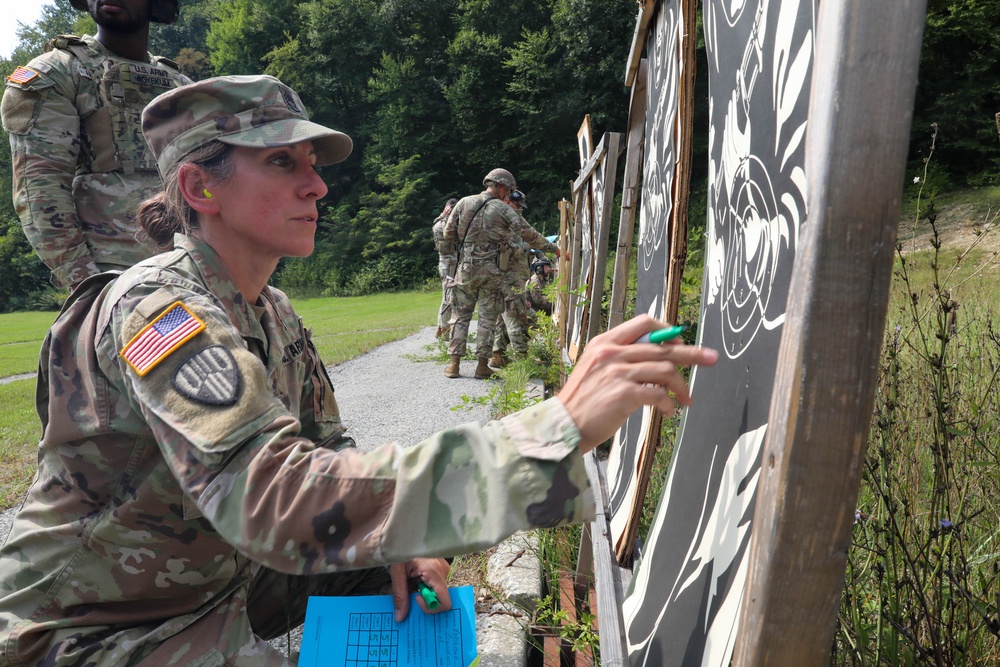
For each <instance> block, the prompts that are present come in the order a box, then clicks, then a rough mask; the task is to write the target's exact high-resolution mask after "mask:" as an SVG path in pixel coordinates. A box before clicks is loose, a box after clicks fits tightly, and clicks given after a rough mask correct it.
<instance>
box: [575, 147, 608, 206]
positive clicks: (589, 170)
mask: <svg viewBox="0 0 1000 667" xmlns="http://www.w3.org/2000/svg"><path fill="white" fill-rule="evenodd" d="M606 137H607V134H605V135H604V136H603V137H601V141H600V143H598V144H597V148H595V149H594V152H593V153H592V154H591V156H590V157H589V158H588V159H587V162H586V163H585V164H584V165H583V166H582V167H581V168H580V175H579V176H577V177H576V180H575V181H573V194H574V195H575V194H576V193H577V192H578V191H579V190H580V188H582V187H583V186H584V185H586V184H587V183H589V182H590V177H591V176H593V175H594V170H595V169H597V165H598V164H600V163H601V160H603V159H604V153H605V152H607V150H608V146H607V142H605V138H606Z"/></svg>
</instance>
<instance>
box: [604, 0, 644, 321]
mask: <svg viewBox="0 0 1000 667" xmlns="http://www.w3.org/2000/svg"><path fill="white" fill-rule="evenodd" d="M640 11H641V10H640ZM648 69H649V67H648V63H647V62H646V59H645V58H643V59H642V61H641V62H640V63H639V70H638V72H637V75H636V77H635V83H634V85H633V86H632V101H631V102H630V103H629V111H628V131H627V134H626V139H625V144H626V151H625V175H624V176H623V177H622V208H621V215H620V217H619V220H620V222H619V223H618V245H617V246H616V248H615V269H614V271H615V273H614V277H613V278H612V280H611V302H610V307H609V309H608V328H609V329H610V328H612V327H616V326H618V325H619V324H621V323H622V321H624V319H625V299H626V297H627V295H628V272H629V268H630V265H631V261H632V240H633V239H634V237H635V207H636V204H637V203H638V201H639V197H638V187H639V171H640V170H641V169H642V155H643V148H644V147H645V144H646V72H647V70H648Z"/></svg>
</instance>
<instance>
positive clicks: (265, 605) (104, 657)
mask: <svg viewBox="0 0 1000 667" xmlns="http://www.w3.org/2000/svg"><path fill="white" fill-rule="evenodd" d="M253 567H255V568H258V571H257V573H256V575H255V576H253V577H252V578H250V579H245V580H243V581H242V582H240V581H239V580H238V579H237V580H234V585H233V589H232V592H231V593H230V594H229V595H228V596H227V597H226V598H225V599H224V600H222V601H221V602H218V603H214V602H215V601H214V600H212V601H209V602H208V604H206V605H205V606H203V607H201V608H200V609H198V610H197V611H195V612H194V613H192V614H188V615H184V616H180V617H177V618H176V619H175V620H174V621H171V620H167V621H164V622H162V623H159V624H156V625H136V626H134V627H132V628H127V629H123V630H122V631H121V632H117V633H108V632H107V629H105V632H102V633H101V636H100V637H94V636H92V635H89V634H86V633H81V632H80V630H81V629H80V628H67V629H65V630H62V631H59V633H58V634H59V635H61V636H60V637H58V638H57V639H56V640H55V642H54V644H53V646H52V647H51V648H50V650H49V652H48V655H47V656H46V657H45V658H43V659H42V660H41V661H40V662H39V663H38V664H39V665H47V666H50V667H69V666H71V665H72V666H74V667H75V666H81V667H82V666H83V665H87V666H88V667H119V666H120V665H135V666H139V665H143V666H145V665H149V666H153V665H155V666H156V667H175V666H176V667H181V666H182V665H183V666H188V665H198V666H199V667H294V665H295V663H296V660H295V659H294V658H292V659H289V658H286V657H285V656H284V655H282V653H281V652H280V651H279V650H278V649H276V648H275V647H273V646H271V644H269V643H268V642H267V641H266V640H268V639H273V638H275V637H278V636H281V635H282V634H284V633H286V632H288V631H290V630H291V629H293V628H296V627H298V626H299V625H301V624H302V622H303V621H304V620H305V612H306V603H307V601H308V599H309V596H310V595H385V594H388V593H391V592H392V584H391V579H390V577H389V569H388V568H385V567H376V568H371V569H367V570H354V571H347V572H342V573H337V574H325V575H314V576H292V575H287V574H282V573H279V572H275V571H274V570H270V569H267V568H265V567H263V566H260V565H254V566H253ZM150 604H151V605H155V604H157V602H156V601H155V600H151V601H150Z"/></svg>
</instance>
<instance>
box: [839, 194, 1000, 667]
mask: <svg viewBox="0 0 1000 667" xmlns="http://www.w3.org/2000/svg"><path fill="white" fill-rule="evenodd" d="M996 219H997V217H996V214H994V215H993V216H992V217H988V218H987V219H985V220H984V221H983V226H984V227H985V228H989V227H992V225H993V223H994V222H995V221H996ZM917 231H918V233H920V234H926V235H927V236H928V238H929V240H928V243H929V245H930V246H931V249H930V250H921V251H915V252H909V253H905V254H904V252H903V249H904V248H905V246H906V242H905V241H904V240H901V241H900V243H899V246H898V247H899V249H900V253H899V257H898V260H897V269H896V274H895V281H894V289H893V292H892V295H891V301H890V307H889V314H888V324H887V327H886V335H885V340H884V343H883V352H882V358H881V364H880V376H879V384H878V391H877V393H876V400H875V413H874V419H873V421H872V427H871V436H870V439H869V445H868V447H869V449H868V457H867V460H866V462H865V470H864V480H863V483H862V489H861V495H860V498H859V500H858V510H857V514H856V520H855V528H854V538H853V544H852V547H851V551H850V554H849V560H848V568H847V574H846V586H845V589H844V596H843V599H842V604H841V612H840V618H839V625H838V630H837V635H836V641H835V644H834V657H833V664H835V665H851V666H854V665H911V664H926V665H936V666H949V667H950V666H953V665H993V664H998V663H1000V500H998V499H1000V391H998V386H997V385H998V378H1000V319H998V313H1000V286H998V281H997V273H998V271H1000V264H998V262H997V261H996V252H995V251H993V250H991V249H989V246H991V245H992V241H993V240H992V239H991V240H990V242H986V240H985V238H983V237H976V238H975V240H974V241H973V244H974V245H975V246H977V247H973V248H971V249H968V248H967V249H965V250H961V249H959V248H958V247H956V246H952V245H950V244H946V242H945V241H943V240H942V238H941V237H940V235H939V230H938V228H937V225H936V222H935V216H934V215H933V210H932V211H931V216H930V218H925V219H922V220H918V221H917ZM986 233H987V234H991V233H992V234H995V232H986ZM945 245H948V250H944V246H945ZM980 246H981V247H980Z"/></svg>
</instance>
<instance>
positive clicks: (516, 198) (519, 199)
mask: <svg viewBox="0 0 1000 667" xmlns="http://www.w3.org/2000/svg"><path fill="white" fill-rule="evenodd" d="M508 199H510V200H511V201H512V202H514V203H515V204H517V205H518V207H519V208H520V209H521V210H523V211H527V210H528V196H527V195H526V194H524V193H523V192H521V191H520V190H514V191H513V192H511V193H510V196H509V197H508Z"/></svg>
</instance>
